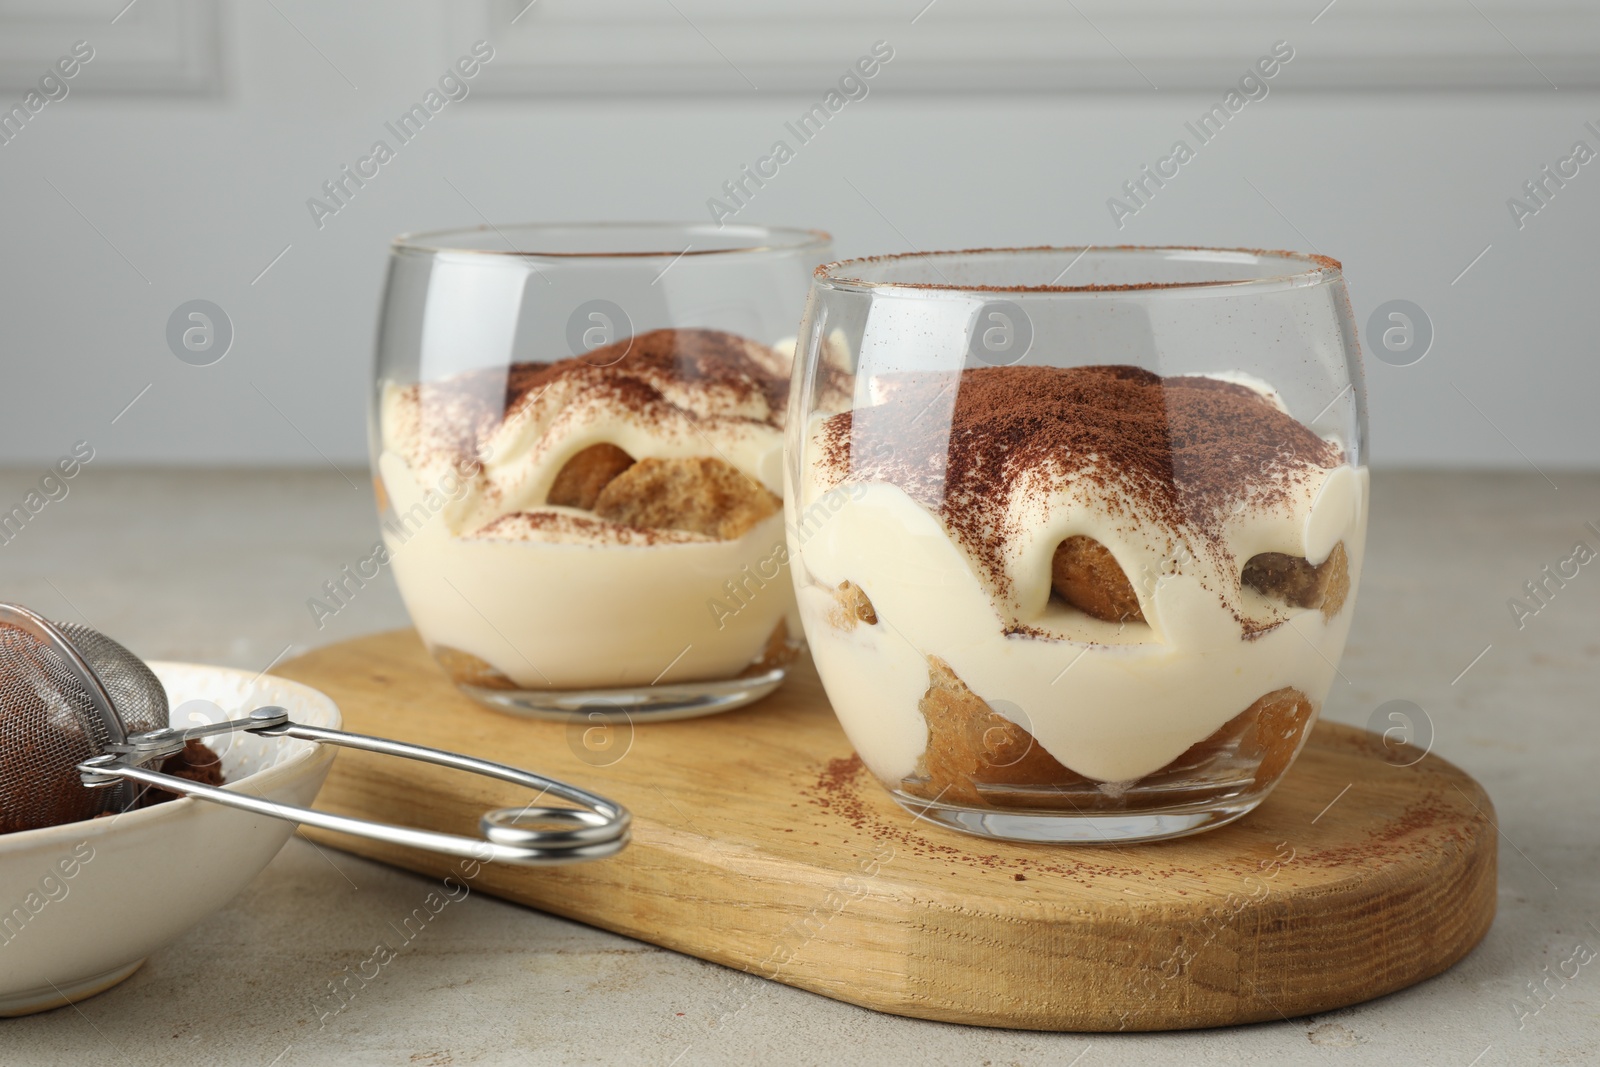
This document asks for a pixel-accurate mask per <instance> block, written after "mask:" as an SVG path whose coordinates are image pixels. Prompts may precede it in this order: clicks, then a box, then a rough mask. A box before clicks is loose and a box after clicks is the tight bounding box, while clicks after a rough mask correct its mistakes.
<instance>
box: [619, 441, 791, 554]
mask: <svg viewBox="0 0 1600 1067" xmlns="http://www.w3.org/2000/svg"><path fill="white" fill-rule="evenodd" d="M782 504H783V502H782V501H781V500H780V499H779V498H778V497H777V496H776V495H774V494H773V493H772V492H771V491H769V490H768V489H767V488H766V486H764V485H761V484H760V483H759V482H757V481H755V480H754V479H753V478H750V477H749V476H748V475H746V474H744V472H742V471H740V470H739V469H738V468H737V467H735V466H734V465H733V464H731V463H728V462H727V461H725V460H721V459H716V458H713V457H705V456H693V457H689V458H685V459H641V460H640V461H639V462H637V463H635V464H634V465H633V466H631V467H629V468H628V469H627V470H625V471H623V472H622V473H621V474H619V475H617V476H616V477H615V478H613V479H612V480H611V482H610V483H609V484H608V485H607V486H606V487H605V488H604V489H602V490H601V491H600V495H599V496H598V497H597V498H596V500H595V504H594V512H595V514H596V515H599V516H600V517H601V518H602V519H606V520H608V521H610V522H618V523H622V524H623V525H625V526H636V527H642V528H651V529H666V530H687V531H689V532H690V533H698V534H704V535H706V536H708V537H715V538H717V539H718V540H722V541H732V540H735V539H737V538H739V537H742V536H743V535H744V534H746V533H747V532H749V530H750V529H751V528H752V527H754V526H755V525H756V524H757V523H759V522H761V521H762V520H763V519H767V518H769V517H771V516H773V515H776V514H777V513H778V509H779V508H780V507H781V506H782Z"/></svg>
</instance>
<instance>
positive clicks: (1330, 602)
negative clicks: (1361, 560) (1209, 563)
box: [1243, 541, 1350, 619]
mask: <svg viewBox="0 0 1600 1067" xmlns="http://www.w3.org/2000/svg"><path fill="white" fill-rule="evenodd" d="M1243 581H1244V584H1245V585H1248V586H1250V587H1251V588H1252V589H1255V590H1256V591H1257V592H1260V593H1262V594H1263V595H1265V596H1269V597H1273V598H1275V599H1278V600H1282V601H1283V602H1284V603H1286V604H1288V605H1290V606H1291V607H1296V608H1321V609H1322V614H1323V617H1324V618H1329V619H1331V618H1333V617H1334V616H1335V615H1337V614H1339V610H1340V609H1341V608H1343V607H1344V602H1345V598H1346V597H1347V596H1349V595H1350V560H1349V557H1348V556H1346V555H1345V550H1344V542H1343V541H1340V542H1339V543H1338V544H1336V545H1334V546H1333V551H1332V552H1330V553H1328V558H1327V559H1325V560H1323V561H1322V563H1321V564H1319V565H1317V566H1312V565H1311V564H1310V563H1308V562H1306V560H1305V558H1304V557H1303V556H1288V555H1285V554H1283V553H1282V552H1262V553H1261V554H1259V555H1256V556H1252V557H1251V558H1250V562H1248V563H1246V564H1245V565H1244V574H1243Z"/></svg>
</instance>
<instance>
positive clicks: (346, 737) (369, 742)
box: [79, 708, 632, 866]
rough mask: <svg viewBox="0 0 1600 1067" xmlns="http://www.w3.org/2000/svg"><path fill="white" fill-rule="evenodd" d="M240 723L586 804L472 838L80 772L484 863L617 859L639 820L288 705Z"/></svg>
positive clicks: (126, 773)
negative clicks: (307, 720) (317, 720)
mask: <svg viewBox="0 0 1600 1067" xmlns="http://www.w3.org/2000/svg"><path fill="white" fill-rule="evenodd" d="M257 723H259V725H257ZM237 726H238V728H241V729H244V730H247V731H248V732H250V733H253V734H259V735H261V736H263V737H292V738H296V739H299V740H302V741H315V742H317V743H318V744H327V745H338V746H340V747H342V748H354V749H360V750H362V751H366V752H377V753H380V754H382V755H388V756H400V757H403V758H405V759H413V760H417V761H419V762H422V763H432V764H436V765H438V766H441V767H451V768H454V769H456V770H462V771H469V772H471V773H473V774H480V775H483V776H484V777H486V778H497V779H499V780H500V781H503V782H511V783H512V784H514V785H520V786H526V787H527V788H529V789H537V790H539V796H536V797H535V798H534V800H535V801H537V800H539V799H540V798H541V797H543V796H544V794H546V793H550V794H554V795H555V796H557V797H559V798H561V799H562V800H566V801H570V802H571V803H573V804H576V805H579V806H578V807H576V808H557V807H544V806H536V805H535V804H534V802H533V801H530V802H529V803H528V804H527V805H525V806H523V807H521V808H499V809H496V810H494V811H490V812H487V813H485V814H484V815H483V817H482V818H481V819H479V820H478V827H479V829H480V831H481V832H482V835H483V836H481V837H465V836H461V835H458V834H446V833H440V832H438V831H435V830H420V829H417V828H416V827H410V826H396V825H394V824H392V823H382V822H375V821H372V820H368V819H356V818H352V817H350V816H346V815H335V814H333V813H331V812H326V811H313V810H311V809H310V808H300V807H295V806H294V805H292V804H280V803H278V802H277V801H273V800H266V799H264V798H262V797H255V796H250V795H249V794H247V793H239V792H235V791H233V790H229V789H219V788H217V787H216V786H209V785H203V784H201V783H199V782H192V781H189V780H188V779H184V778H176V777H174V776H172V775H170V774H163V773H161V772H160V771H152V770H149V769H147V768H144V767H139V766H136V765H132V764H129V763H125V762H122V760H123V758H124V757H121V756H116V755H108V756H100V757H98V758H96V759H93V760H89V761H87V762H85V763H82V764H80V765H79V770H80V771H82V772H83V773H84V776H85V778H86V779H88V778H89V777H91V776H94V777H96V778H101V779H102V780H103V779H104V778H105V777H114V778H120V779H124V780H126V781H131V782H139V783H142V784H144V785H150V786H155V787H156V788H158V789H162V790H165V791H167V792H169V793H178V794H181V795H182V796H189V797H198V798H199V799H202V800H210V801H213V802H215V803H217V804H222V805H225V806H227V807H230V808H238V809H240V810H242V811H248V812H252V813H254V814H257V815H266V816H270V817H271V818H274V819H284V820H287V821H289V822H297V823H300V824H302V825H304V826H315V827H318V828H320V829H323V830H333V831H335V832H338V833H345V834H353V835H355V836H357V837H366V838H370V839H372V840H374V841H383V842H385V843H387V844H392V845H403V846H405V847H408V848H420V849H426V850H428V851H430V852H439V853H443V854H445V855H448V856H463V857H466V858H469V859H475V860H479V861H495V862H500V863H510V864H516V865H520V866H548V865H553V864H559V863H577V862H580V861H583V860H594V859H604V858H605V857H607V856H611V855H615V854H616V853H617V852H618V851H620V850H621V849H622V847H623V846H624V845H626V844H627V843H628V836H629V825H630V823H631V822H632V816H631V815H629V814H628V811H627V809H626V808H624V807H622V805H620V804H617V803H616V802H615V801H611V800H607V799H606V798H605V797H602V796H599V795H597V794H595V793H591V792H589V791H588V790H585V789H579V788H578V787H577V786H574V785H569V784H567V783H566V782H558V781H556V780H554V779H551V778H545V777H543V776H542V775H538V774H534V773H532V772H531V771H524V770H521V769H520V768H517V767H510V766H507V765H506V764H503V763H494V762H491V761H489V760H483V759H478V758H476V757H474V756H465V755H462V754H461V753H459V752H446V751H444V750H442V749H437V748H427V747H425V746H423V745H411V744H407V743H405V742H403V741H393V740H389V739H388V738H382V737H371V736H368V735H366V734H353V733H347V732H345V731H343V730H328V729H323V728H322V727H318V726H305V725H303V724H301V723H297V722H292V721H290V720H289V719H288V715H287V712H285V711H284V710H283V709H282V708H261V709H259V710H258V711H256V712H254V713H252V715H251V717H250V719H246V720H240V721H239V722H238V723H237ZM535 824H543V825H535Z"/></svg>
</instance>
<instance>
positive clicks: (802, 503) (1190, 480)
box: [791, 366, 1367, 813]
mask: <svg viewBox="0 0 1600 1067" xmlns="http://www.w3.org/2000/svg"><path fill="white" fill-rule="evenodd" d="M857 386H858V392H857V401H856V402H857V404H858V405H859V406H857V407H856V409H855V410H854V411H853V412H852V411H845V412H843V413H839V414H828V413H825V412H824V413H819V414H817V415H816V416H815V417H814V418H813V420H812V422H811V424H810V425H809V426H808V427H807V428H806V436H807V442H806V444H805V447H804V452H805V458H804V461H803V463H801V464H800V465H799V466H798V468H797V473H798V477H799V479H800V480H801V483H802V484H800V485H799V486H797V487H796V488H797V492H796V493H795V494H794V496H793V497H792V506H793V508H794V514H793V516H792V520H791V521H792V523H793V535H794V541H793V549H794V559H796V560H797V561H799V562H800V563H801V564H802V566H801V568H800V570H799V571H798V572H797V584H798V586H799V594H800V601H799V603H800V611H801V614H802V616H803V618H804V620H805V623H806V632H807V636H808V638H809V642H810V645H811V649H812V654H813V656H814V657H815V659H816V661H817V666H818V669H819V671H820V673H821V675H822V677H823V680H824V682H825V683H826V685H827V690H828V695H829V698H830V700H831V701H832V702H833V705H834V707H835V709H836V711H837V712H838V715H839V718H840V720H841V722H842V723H843V725H844V728H845V730H846V732H847V733H848V734H849V737H850V740H851V742H852V743H853V744H854V745H855V748H856V750H857V752H859V753H860V755H861V757H862V759H863V760H864V761H865V763H866V764H867V766H868V767H869V768H870V769H871V770H872V771H873V772H874V773H875V774H876V775H877V776H878V777H879V778H880V779H881V780H883V781H884V782H885V783H886V784H888V785H889V787H890V788H891V789H892V790H894V791H895V792H897V793H899V794H902V795H904V796H907V797H911V798H919V799H920V800H922V801H941V802H943V803H946V804H951V805H956V806H965V807H975V808H995V809H1016V810H1030V809H1031V810H1040V809H1043V810H1050V811H1058V812H1065V813H1082V812H1088V811H1095V812H1108V811H1109V812H1116V811H1131V810H1138V809H1139V808H1141V807H1155V806H1163V805H1172V804H1174V803H1179V804H1181V803H1183V802H1185V801H1188V800H1195V801H1200V800H1204V799H1205V798H1206V797H1207V796H1215V795H1218V791H1224V792H1225V791H1229V790H1231V791H1232V792H1233V793H1235V794H1237V793H1250V792H1252V791H1259V792H1264V791H1265V789H1266V788H1267V787H1270V785H1271V784H1272V783H1273V781H1274V780H1275V779H1276V778H1277V776H1278V775H1279V774H1280V773H1281V772H1282V771H1283V770H1284V769H1285V768H1286V767H1287V766H1288V764H1289V762H1290V761H1291V760H1292V759H1293V757H1294V755H1295V752H1296V751H1297V750H1298V747H1299V745H1300V744H1301V742H1302V741H1303V740H1304V738H1305V736H1306V733H1307V731H1308V728H1309V725H1310V723H1311V721H1312V719H1313V717H1314V716H1315V714H1316V711H1317V709H1318V708H1319V707H1320V705H1321V703H1322V701H1323V699H1324V697H1325V695H1326V693H1327V691H1328V687H1329V684H1330V682H1331V680H1332V678H1333V676H1334V672H1335V669H1336V668H1335V666H1334V665H1335V663H1336V662H1337V661H1338V659H1339V655H1340V652H1341V651H1342V649H1343V646H1344V641H1345V636H1346V633H1347V631H1348V629H1349V624H1350V616H1351V613H1352V604H1351V602H1352V596H1351V590H1352V588H1353V587H1354V583H1355V582H1356V579H1357V577H1358V573H1359V570H1360V566H1361V558H1362V548H1363V541H1364V531H1365V526H1366V522H1365V519H1366V506H1367V478H1366V471H1365V469H1364V468H1360V467H1357V466H1354V465H1352V464H1351V462H1350V461H1349V460H1348V458H1347V451H1346V446H1345V444H1344V443H1342V442H1340V441H1337V440H1331V439H1325V438H1323V437H1321V436H1318V434H1316V433H1314V432H1313V431H1312V430H1311V429H1309V428H1308V427H1306V426H1304V425H1302V424H1301V423H1299V422H1297V421H1296V420H1295V419H1294V418H1293V417H1291V416H1290V415H1289V414H1288V413H1287V410H1286V408H1285V407H1284V405H1283V403H1282V401H1281V400H1280V398H1279V397H1278V395H1277V393H1276V392H1275V391H1274V390H1273V389H1272V388H1271V387H1270V386H1269V385H1268V384H1267V383H1265V382H1261V381H1258V380H1254V379H1251V378H1249V377H1248V376H1245V375H1242V374H1230V375H1225V376H1218V377H1199V376H1190V377H1165V378H1164V377H1160V376H1158V375H1156V374H1153V373H1151V372H1149V371H1145V370H1141V369H1139V368H1136V367H1130V366H1082V367H1048V366H1015V367H975V368H968V369H965V370H961V371H957V372H949V373H942V374H919V373H914V372H906V373H896V374H886V375H880V376H877V377H873V378H871V379H870V380H866V379H863V380H860V381H858V383H857ZM836 410H837V409H836ZM1164 783H1172V784H1173V786H1174V788H1172V789H1165V788H1163V785H1164ZM1180 783H1181V786H1182V788H1177V786H1178V785H1179V784H1180ZM1208 790H1209V792H1208Z"/></svg>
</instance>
